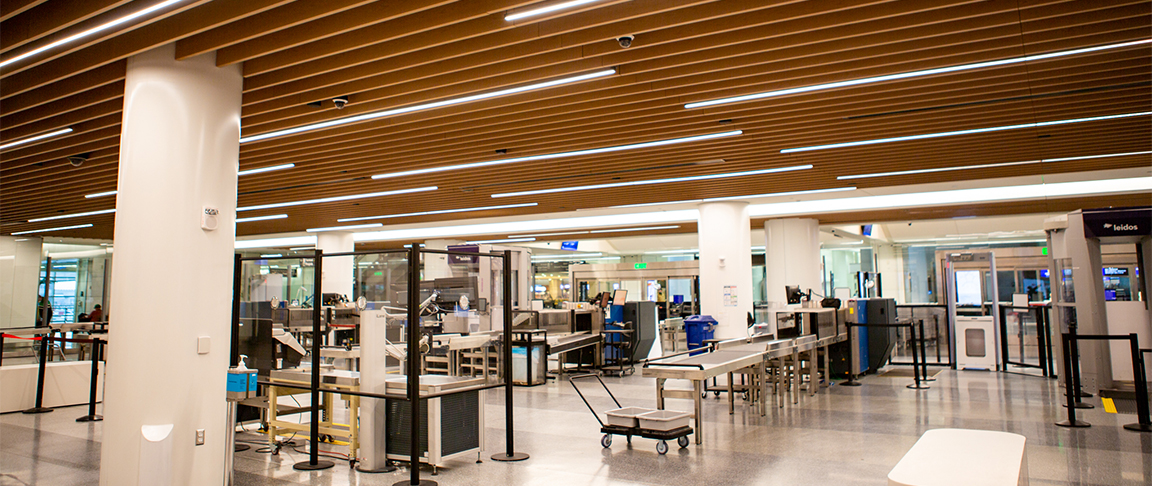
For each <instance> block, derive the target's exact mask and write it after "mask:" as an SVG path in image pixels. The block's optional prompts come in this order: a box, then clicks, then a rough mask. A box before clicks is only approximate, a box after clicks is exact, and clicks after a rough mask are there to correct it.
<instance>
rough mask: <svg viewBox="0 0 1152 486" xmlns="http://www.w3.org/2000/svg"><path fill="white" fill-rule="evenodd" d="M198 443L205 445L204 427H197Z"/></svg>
mask: <svg viewBox="0 0 1152 486" xmlns="http://www.w3.org/2000/svg"><path fill="white" fill-rule="evenodd" d="M196 445H198V446H200V445H204V429H196Z"/></svg>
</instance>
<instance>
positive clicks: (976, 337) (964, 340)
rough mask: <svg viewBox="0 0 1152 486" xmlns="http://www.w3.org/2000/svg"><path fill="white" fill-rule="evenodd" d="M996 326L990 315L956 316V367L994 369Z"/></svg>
mask: <svg viewBox="0 0 1152 486" xmlns="http://www.w3.org/2000/svg"><path fill="white" fill-rule="evenodd" d="M995 332H996V327H995V323H994V322H993V321H992V316H980V317H963V316H957V317H956V369H960V370H963V369H977V370H995V369H996V355H997V353H996V351H997V350H996V338H995V337H994V336H995Z"/></svg>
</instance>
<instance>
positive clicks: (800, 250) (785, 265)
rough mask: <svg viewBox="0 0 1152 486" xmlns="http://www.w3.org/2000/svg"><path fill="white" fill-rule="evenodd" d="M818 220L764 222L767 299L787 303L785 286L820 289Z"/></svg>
mask: <svg viewBox="0 0 1152 486" xmlns="http://www.w3.org/2000/svg"><path fill="white" fill-rule="evenodd" d="M820 282H821V278H820V222H819V221H816V220H815V219H796V218H789V219H770V220H768V221H765V222H764V286H765V287H766V289H765V290H767V292H766V293H765V294H764V295H766V296H767V299H768V302H776V303H779V304H780V305H781V306H783V305H785V304H787V303H788V296H787V295H785V294H784V287H786V286H789V285H799V286H800V289H801V290H803V291H804V292H807V291H808V289H812V290H814V291H816V292H818V293H823V290H821V289H820Z"/></svg>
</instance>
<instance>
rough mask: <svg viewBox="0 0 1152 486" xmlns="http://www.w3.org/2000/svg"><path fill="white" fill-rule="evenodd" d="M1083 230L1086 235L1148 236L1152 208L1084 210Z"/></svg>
mask: <svg viewBox="0 0 1152 486" xmlns="http://www.w3.org/2000/svg"><path fill="white" fill-rule="evenodd" d="M1083 214H1084V232H1085V233H1086V234H1087V236H1090V237H1095V238H1106V237H1110V236H1135V237H1141V236H1149V235H1152V232H1150V231H1149V230H1150V229H1152V208H1148V207H1145V208H1121V209H1092V210H1087V209H1086V210H1084V212H1083Z"/></svg>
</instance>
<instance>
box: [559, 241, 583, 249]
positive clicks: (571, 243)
mask: <svg viewBox="0 0 1152 486" xmlns="http://www.w3.org/2000/svg"><path fill="white" fill-rule="evenodd" d="M578 244H580V242H579V241H565V242H561V243H560V249H561V250H569V251H576V245H578Z"/></svg>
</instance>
